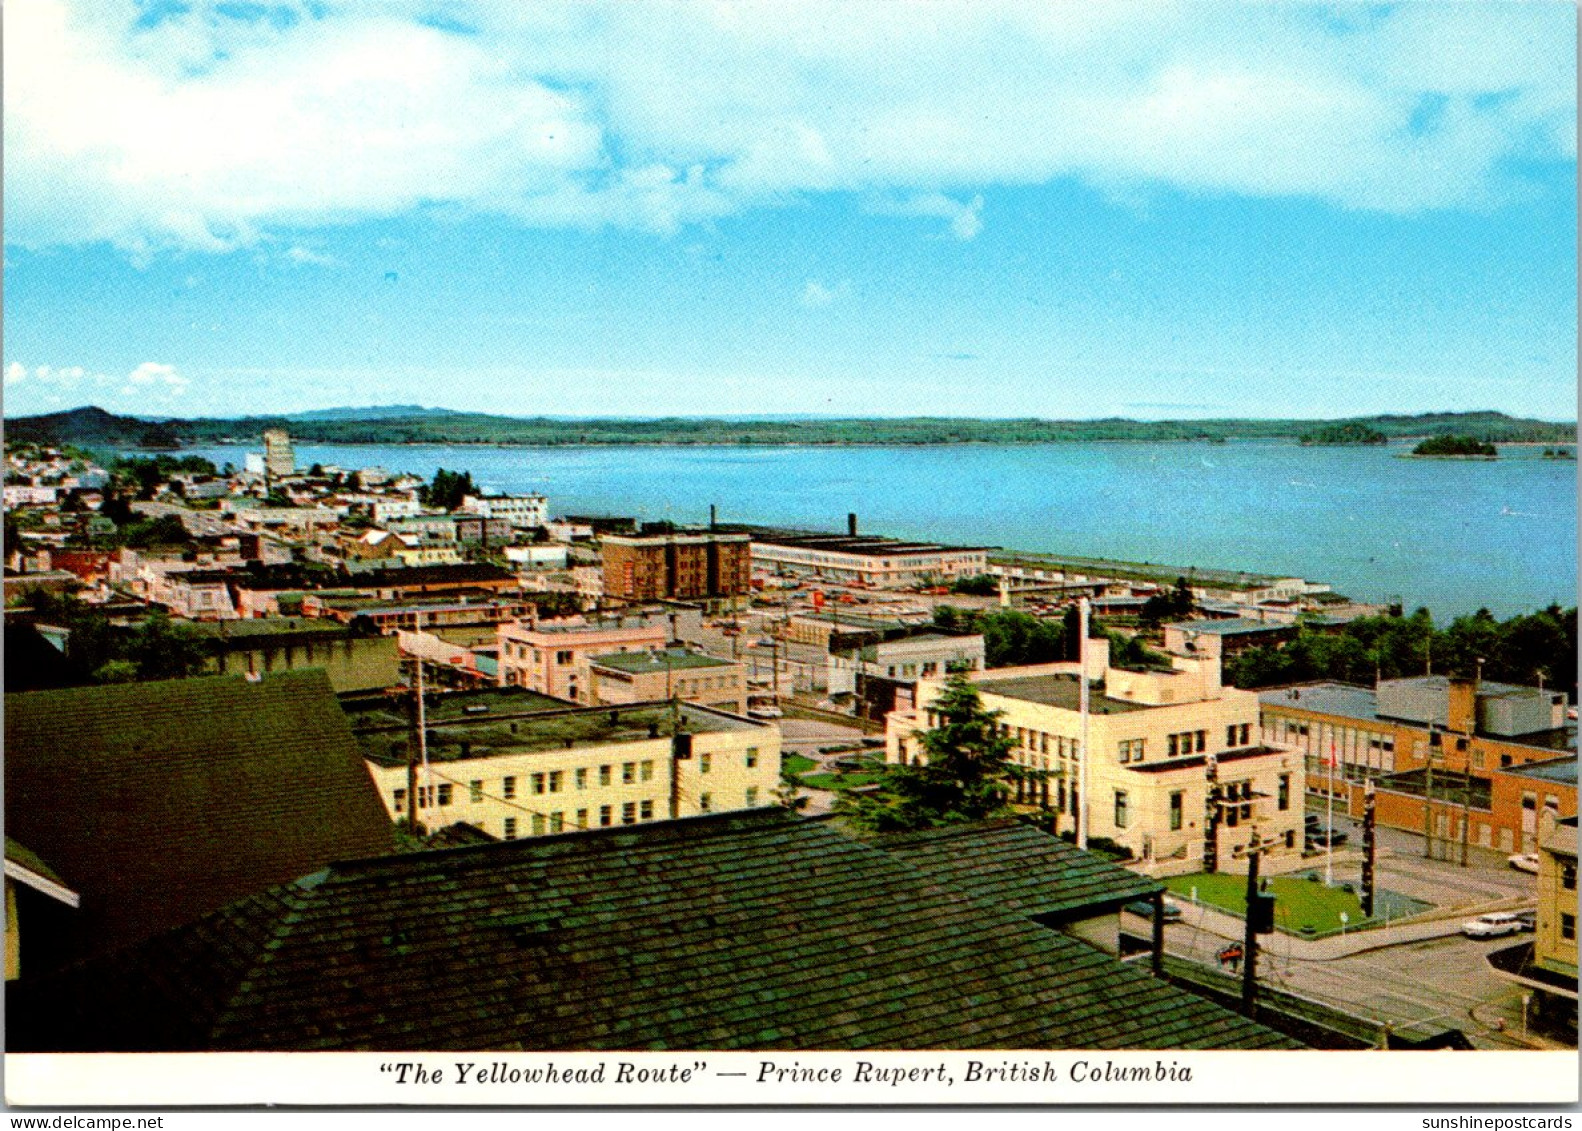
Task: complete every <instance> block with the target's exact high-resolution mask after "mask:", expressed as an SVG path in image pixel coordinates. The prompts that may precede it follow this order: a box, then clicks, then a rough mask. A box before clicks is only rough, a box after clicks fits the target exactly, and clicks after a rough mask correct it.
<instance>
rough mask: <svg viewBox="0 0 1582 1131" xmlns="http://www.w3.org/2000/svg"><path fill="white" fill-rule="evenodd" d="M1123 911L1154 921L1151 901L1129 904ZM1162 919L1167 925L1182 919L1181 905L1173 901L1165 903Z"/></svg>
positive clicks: (1169, 900) (1145, 900)
mask: <svg viewBox="0 0 1582 1131" xmlns="http://www.w3.org/2000/svg"><path fill="white" fill-rule="evenodd" d="M1122 910H1124V911H1129V912H1131V913H1132V914H1133V915H1136V916H1138V917H1139V918H1141V919H1152V918H1153V915H1154V905H1153V901H1152V900H1149V899H1138V900H1134V901H1132V902H1131V903H1128V904H1127V905H1126V906H1125V907H1124V908H1122ZM1162 918H1163V919H1164V921H1165V922H1166V923H1174V922H1175V921H1176V920H1177V919H1179V918H1181V905H1180V904H1178V903H1176V902H1175V901H1174V900H1172V899H1166V900H1165V902H1164V914H1163V916H1162Z"/></svg>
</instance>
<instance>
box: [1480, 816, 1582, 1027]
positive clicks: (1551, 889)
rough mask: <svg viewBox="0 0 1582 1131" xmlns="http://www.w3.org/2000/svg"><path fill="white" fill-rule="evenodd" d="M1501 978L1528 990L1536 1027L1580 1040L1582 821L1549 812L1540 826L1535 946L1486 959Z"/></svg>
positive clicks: (1498, 952)
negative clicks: (1581, 854)
mask: <svg viewBox="0 0 1582 1131" xmlns="http://www.w3.org/2000/svg"><path fill="white" fill-rule="evenodd" d="M1485 957H1486V959H1487V961H1488V964H1489V966H1490V967H1491V968H1492V970H1493V972H1494V973H1495V975H1497V976H1498V977H1500V978H1503V979H1505V980H1506V981H1508V982H1514V983H1516V984H1517V985H1518V986H1520V987H1522V989H1523V991H1524V995H1523V996H1524V1002H1525V1004H1524V1009H1523V1014H1524V1016H1525V1017H1526V1018H1527V1019H1528V1021H1529V1022H1531V1023H1532V1024H1533V1025H1534V1027H1536V1028H1540V1029H1542V1030H1544V1031H1546V1032H1549V1033H1550V1034H1552V1035H1555V1036H1559V1037H1561V1038H1562V1039H1567V1040H1569V1041H1570V1042H1571V1043H1573V1044H1574V1043H1575V1041H1576V1025H1577V819H1576V818H1575V817H1566V818H1560V817H1558V816H1557V815H1556V814H1554V813H1547V812H1546V813H1545V814H1544V815H1543V817H1542V818H1541V820H1540V822H1539V826H1538V916H1537V923H1536V925H1535V926H1534V929H1533V941H1532V942H1531V943H1519V944H1517V945H1516V946H1511V947H1502V948H1500V949H1498V950H1494V951H1491V952H1490V953H1489V954H1488V955H1486V956H1485Z"/></svg>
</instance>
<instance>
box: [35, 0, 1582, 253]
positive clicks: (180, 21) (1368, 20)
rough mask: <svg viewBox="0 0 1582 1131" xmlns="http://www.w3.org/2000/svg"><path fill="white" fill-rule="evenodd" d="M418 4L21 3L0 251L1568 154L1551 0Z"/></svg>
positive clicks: (1427, 174) (551, 221)
mask: <svg viewBox="0 0 1582 1131" xmlns="http://www.w3.org/2000/svg"><path fill="white" fill-rule="evenodd" d="M434 10H435V9H434V7H433V5H432V4H431V3H428V2H427V0H384V2H381V3H378V4H369V3H366V2H364V0H324V2H322V3H315V4H306V3H303V4H300V5H298V4H295V3H289V4H288V3H282V4H278V5H276V6H275V7H274V8H273V9H271V11H272V12H273V13H274V14H273V16H272V17H270V18H254V19H244V18H238V17H237V16H236V15H235V12H236V11H237V8H236V7H235V6H230V5H225V4H221V3H218V2H217V0H197V2H195V3H194V4H192V5H191V8H190V10H188V11H185V12H174V13H171V14H167V15H166V16H165V17H164V18H163V19H161V20H158V21H151V20H149V19H147V18H144V19H142V20H141V21H140V18H139V14H140V8H139V7H138V6H137V5H136V4H134V3H133V2H132V0H113V2H112V0H18V2H17V3H15V4H11V5H9V6H8V7H7V12H6V15H7V28H6V31H7V34H6V37H5V45H4V46H5V59H4V64H5V75H6V79H5V85H6V90H5V95H6V114H5V144H6V151H7V158H8V161H7V166H8V168H7V180H6V188H5V193H6V206H7V224H6V229H7V231H6V236H7V239H8V240H10V241H12V242H15V243H19V244H22V245H24V246H47V245H60V244H68V245H70V244H84V243H90V242H95V241H110V242H112V243H114V244H116V245H118V246H120V247H122V248H124V249H126V250H127V251H128V252H130V253H131V254H132V255H133V256H134V257H135V258H141V259H146V258H148V257H149V256H152V255H155V254H158V253H159V252H160V251H161V250H163V249H167V248H180V249H190V250H200V251H224V250H228V249H233V248H236V247H244V246H251V245H254V244H257V243H259V242H260V241H261V240H264V239H265V238H266V237H268V238H271V239H276V238H279V233H281V232H283V231H293V232H294V231H303V230H311V229H314V228H320V227H324V226H328V225H334V224H340V223H347V222H351V221H355V220H359V219H366V218H370V217H389V216H398V215H404V214H408V213H411V212H414V211H416V210H421V209H425V208H439V209H443V210H459V211H460V212H461V213H462V214H467V213H474V212H476V213H492V214H499V215H506V216H511V217H515V218H517V219H519V220H520V221H521V222H523V223H528V224H536V225H544V226H578V227H597V226H601V225H619V226H624V227H632V228H640V229H647V230H653V231H660V232H670V231H674V230H676V229H678V228H680V227H681V226H683V225H686V224H690V223H695V222H699V221H704V220H708V219H710V218H714V217H719V216H725V215H730V214H732V213H737V212H740V211H742V210H745V209H749V208H759V207H776V206H782V205H784V204H786V203H788V202H791V201H794V200H795V199H797V198H798V197H801V196H804V195H806V194H811V193H851V194H855V195H856V197H857V198H858V199H860V200H864V201H869V200H873V199H880V200H886V201H891V202H900V203H898V204H895V205H893V207H892V208H891V210H893V211H899V212H903V213H904V214H911V215H919V216H931V217H937V218H940V219H944V220H945V221H946V222H947V223H948V224H949V226H950V229H951V232H952V233H953V234H954V235H955V236H956V237H957V238H960V239H971V238H972V237H973V236H974V235H976V234H977V232H978V231H979V230H980V228H981V226H982V216H981V213H982V208H983V206H982V204H981V198H982V196H983V194H985V193H986V192H990V191H992V189H993V188H994V187H995V186H999V185H1014V184H1032V183H1042V182H1047V181H1050V180H1052V179H1055V178H1064V177H1069V178H1076V179H1079V180H1082V181H1085V182H1087V183H1089V184H1092V185H1095V186H1098V187H1101V188H1103V189H1104V190H1106V191H1109V192H1113V193H1116V194H1118V195H1121V196H1127V195H1129V194H1135V193H1138V192H1146V191H1147V190H1148V189H1150V188H1152V187H1154V186H1175V187H1179V188H1184V189H1187V190H1190V191H1202V192H1214V193H1234V194H1245V195H1254V196H1269V195H1276V196H1280V195H1293V196H1306V197H1315V198H1319V199H1323V200H1327V201H1329V202H1331V203H1333V204H1336V205H1338V206H1341V207H1347V208H1362V209H1374V210H1382V211H1397V212H1411V211H1416V210H1420V209H1424V208H1451V207H1484V206H1486V205H1488V204H1489V203H1491V202H1494V201H1498V200H1500V199H1504V198H1505V197H1507V196H1508V195H1510V194H1511V193H1512V192H1514V191H1518V190H1519V189H1520V188H1521V185H1520V183H1519V182H1517V181H1515V180H1514V179H1513V178H1514V176H1515V174H1513V173H1512V172H1511V171H1510V169H1511V166H1512V159H1513V158H1517V159H1520V158H1537V159H1540V160H1555V159H1559V160H1574V159H1575V153H1576V145H1575V129H1576V113H1575V95H1576V80H1575V67H1574V31H1575V12H1574V10H1573V9H1572V8H1571V7H1570V6H1569V5H1563V4H1538V3H1534V4H1524V5H1470V4H1463V5H1443V4H1415V5H1414V4H1407V5H1400V6H1396V7H1390V8H1382V9H1381V8H1373V7H1362V6H1342V7H1338V8H1334V9H1324V8H1318V7H1313V6H1308V5H1261V6H1248V5H1243V4H1215V3H1195V4H1190V5H1182V4H1176V3H1171V2H1168V0H1138V2H1133V3H1120V2H1112V3H1105V4H1093V5H1079V4H1044V3H1039V2H1037V0H1000V2H994V0H972V2H970V3H969V2H967V0H960V2H953V0H938V2H935V3H931V4H928V5H909V4H875V3H853V2H836V3H821V2H818V0H798V2H795V3H790V2H782V0H761V2H749V0H740V2H736V3H731V4H717V5H716V4H705V3H702V2H701V0H681V2H673V3H664V2H662V0H653V2H650V3H644V4H640V5H639V4H630V3H622V2H614V3H608V4H603V5H597V6H595V5H587V4H579V3H552V2H550V0H543V2H538V3H533V4H519V3H516V2H514V0H498V2H486V0H455V2H453V3H449V4H447V5H445V6H444V8H443V9H442V10H443V12H444V13H445V15H446V17H447V20H448V21H449V23H450V24H452V25H457V26H462V27H467V28H472V29H475V33H464V32H457V31H454V30H446V29H444V28H440V27H436V26H431V25H432V24H433V23H434V22H435V21H433V20H432V19H427V20H426V22H425V18H426V17H429V16H430V15H431V13H432V11H434ZM228 13H229V14H228ZM150 24H152V26H149V25H150ZM1425 99H1427V100H1430V101H1431V102H1435V103H1437V104H1438V106H1439V108H1438V110H1437V111H1436V112H1435V113H1434V114H1433V115H1431V116H1430V117H1431V118H1432V121H1431V122H1430V123H1428V124H1427V125H1426V127H1425V125H1424V121H1423V117H1422V115H1421V113H1420V111H1421V110H1422V108H1423V106H1424V104H1425ZM907 208H910V209H911V211H910V212H909V213H908V212H906V211H905V210H906V209H907ZM285 243H286V244H287V245H289V246H291V247H292V248H293V251H288V252H287V253H286V254H287V256H288V257H293V256H294V254H295V253H298V252H299V253H301V254H303V255H312V254H314V253H313V252H311V251H310V250H308V248H307V247H306V246H305V245H302V244H298V243H295V241H291V240H289V239H288V240H286V241H285Z"/></svg>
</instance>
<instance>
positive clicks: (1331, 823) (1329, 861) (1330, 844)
mask: <svg viewBox="0 0 1582 1131" xmlns="http://www.w3.org/2000/svg"><path fill="white" fill-rule="evenodd" d="M1328 784H1329V788H1328V789H1327V790H1325V791H1324V792H1325V793H1327V794H1328V795H1329V812H1328V815H1327V818H1326V824H1327V825H1328V828H1327V829H1326V830H1325V832H1324V886H1325V887H1334V886H1335V740H1334V739H1333V738H1331V739H1330V740H1329V783H1328Z"/></svg>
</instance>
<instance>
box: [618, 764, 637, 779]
mask: <svg viewBox="0 0 1582 1131" xmlns="http://www.w3.org/2000/svg"><path fill="white" fill-rule="evenodd" d="M635 781H637V763H636V762H622V763H621V784H622V785H631V784H632V783H633V782H635Z"/></svg>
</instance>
